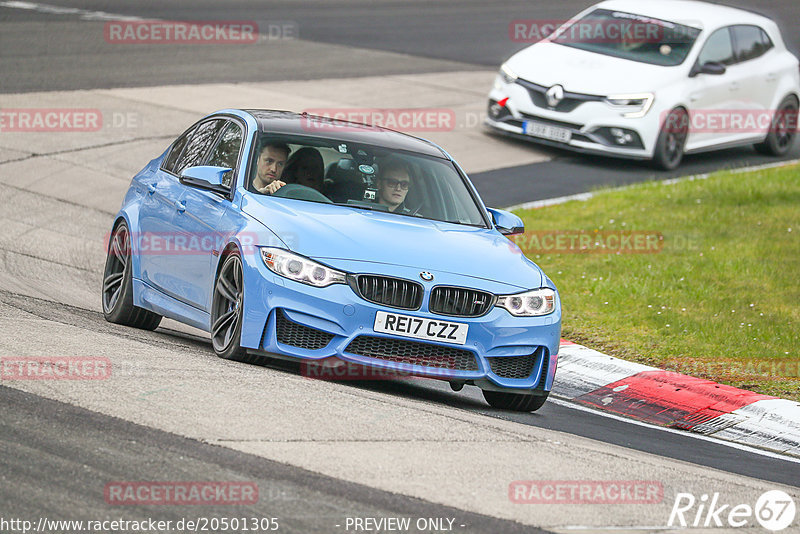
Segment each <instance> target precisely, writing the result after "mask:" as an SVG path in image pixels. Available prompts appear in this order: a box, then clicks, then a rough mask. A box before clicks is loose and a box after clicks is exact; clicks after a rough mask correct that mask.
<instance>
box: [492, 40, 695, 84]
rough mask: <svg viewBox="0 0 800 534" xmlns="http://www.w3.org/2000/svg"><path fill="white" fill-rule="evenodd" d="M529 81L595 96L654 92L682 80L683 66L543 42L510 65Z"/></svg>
mask: <svg viewBox="0 0 800 534" xmlns="http://www.w3.org/2000/svg"><path fill="white" fill-rule="evenodd" d="M506 64H507V65H508V67H509V68H510V69H511V70H512V71H514V73H515V74H516V75H517V76H519V77H520V78H523V79H525V80H528V81H531V82H534V83H537V84H539V85H544V86H548V87H549V86H552V85H556V84H560V85H561V86H563V87H564V89H565V90H566V91H570V92H574V93H586V94H592V95H602V96H607V95H612V94H624V93H641V92H653V91H655V90H656V89H658V88H661V87H664V86H665V85H667V84H669V83H670V82H672V81H674V80H676V79H679V78H680V77H681V76H682V72H683V70H684V69H683V68H682V67H683V66H682V65H678V66H675V67H664V66H660V65H649V64H647V63H640V62H638V61H631V60H629V59H621V58H616V57H611V56H606V55H603V54H597V53H595V52H587V51H585V50H579V49H577V48H573V47H571V46H565V45H559V44H553V43H550V42H546V41H545V42H540V43H536V44H535V45H533V46H529V47H528V48H526V49H524V50H521V51H520V52H518V53H516V54H515V55H513V56H512V57H511V58H509V60H508V61H507V62H506Z"/></svg>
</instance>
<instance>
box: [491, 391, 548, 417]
mask: <svg viewBox="0 0 800 534" xmlns="http://www.w3.org/2000/svg"><path fill="white" fill-rule="evenodd" d="M482 392H483V398H484V399H486V402H488V403H489V406H491V407H492V408H498V409H500V410H512V411H515V412H535V411H536V410H538V409H539V408H541V407H542V406H544V403H545V401H546V400H547V396H548V395H549V392H546V393H545V394H544V395H523V394H521V393H506V392H504V391H491V390H486V389H484V390H482Z"/></svg>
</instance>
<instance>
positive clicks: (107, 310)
mask: <svg viewBox="0 0 800 534" xmlns="http://www.w3.org/2000/svg"><path fill="white" fill-rule="evenodd" d="M102 297H103V316H104V317H105V318H106V321H108V322H110V323H117V324H122V325H125V326H132V327H134V328H141V329H143V330H155V329H156V327H158V324H159V323H160V322H161V316H160V315H158V314H156V313H153V312H151V311H149V310H145V309H144V308H139V307H138V306H134V305H133V276H132V275H131V238H130V232H129V231H128V225H127V224H125V223H124V222H121V223H119V224H118V225H117V226H116V228H114V232H113V233H112V234H111V239H110V240H109V242H108V255H107V256H106V266H105V269H104V270H103V294H102Z"/></svg>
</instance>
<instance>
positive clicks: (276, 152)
mask: <svg viewBox="0 0 800 534" xmlns="http://www.w3.org/2000/svg"><path fill="white" fill-rule="evenodd" d="M289 152H290V149H289V147H288V146H287V145H286V144H285V143H276V142H272V143H269V144H268V145H264V148H262V149H261V153H260V154H259V156H258V161H257V162H256V177H255V178H253V189H255V190H256V191H258V192H259V193H264V194H266V195H271V194H273V193H274V192H275V191H277V190H278V189H280V188H281V187H283V186H284V185H286V182H283V181H281V179H280V178H281V175H282V174H283V168H284V167H285V166H286V160H287V159H289Z"/></svg>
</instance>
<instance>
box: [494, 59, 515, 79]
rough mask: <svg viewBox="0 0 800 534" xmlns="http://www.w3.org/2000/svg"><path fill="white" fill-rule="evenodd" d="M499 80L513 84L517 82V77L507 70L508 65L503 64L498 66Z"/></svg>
mask: <svg viewBox="0 0 800 534" xmlns="http://www.w3.org/2000/svg"><path fill="white" fill-rule="evenodd" d="M498 76H500V79H501V80H503V81H504V82H505V83H514V82H516V81H517V75H516V74H514V71H513V70H511V69H509V68H508V65H506V64H505V63H503V64H502V65H500V72H499V73H498Z"/></svg>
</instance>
